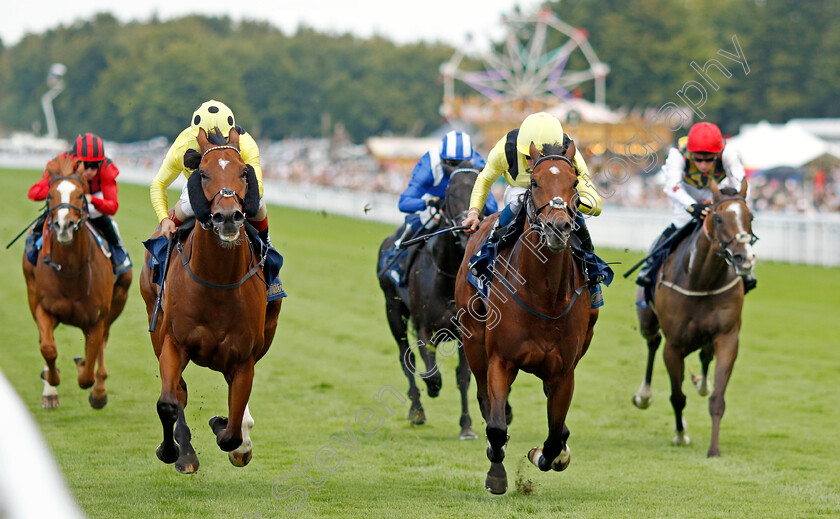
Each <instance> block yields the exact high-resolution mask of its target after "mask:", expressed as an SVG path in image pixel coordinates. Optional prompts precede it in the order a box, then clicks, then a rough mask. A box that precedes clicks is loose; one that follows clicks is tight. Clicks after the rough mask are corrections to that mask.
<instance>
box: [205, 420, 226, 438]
mask: <svg viewBox="0 0 840 519" xmlns="http://www.w3.org/2000/svg"><path fill="white" fill-rule="evenodd" d="M209 423H210V429H212V430H213V434H215V435H216V436H218V435H219V433H220V432H222V431H223V430H224V429H225V428H226V427H227V424H228V419H227V417H226V416H214V417H213V418H211V419H210V422H209Z"/></svg>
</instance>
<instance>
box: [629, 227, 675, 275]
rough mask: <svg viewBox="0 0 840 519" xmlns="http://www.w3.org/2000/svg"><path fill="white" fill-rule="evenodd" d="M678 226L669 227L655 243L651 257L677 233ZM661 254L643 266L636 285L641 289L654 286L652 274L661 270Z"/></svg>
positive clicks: (649, 259)
mask: <svg viewBox="0 0 840 519" xmlns="http://www.w3.org/2000/svg"><path fill="white" fill-rule="evenodd" d="M676 230H677V226H676V225H674V224H671V225H669V226H668V227H666V228H665V230H664V231H662V234H660V235H659V237H658V238H656V241H654V242H653V245H652V246H651V248H650V250H649V251H648V255H651V254H652V253H653V251H655V250H656V248H657V247H659V245H661V244H662V242H664V241H665V240H667V239H668V238H669V237H670V236H671V235H672V234H674V232H676ZM661 256H662V255H661V254H656V255H652V256H651V257H650V258H648V260H647V261H646V262H645V264H644V265H642V270H640V271H639V275H638V276H636V284H637V285H639V286H640V287H644V286H648V285H651V284H653V279H651V274H652V273H653V272H654V271H656V270H658V269H659V265H660V263H661V259H662V258H661Z"/></svg>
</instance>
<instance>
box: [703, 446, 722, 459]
mask: <svg viewBox="0 0 840 519" xmlns="http://www.w3.org/2000/svg"><path fill="white" fill-rule="evenodd" d="M706 457H707V458H720V449H718V448H717V447H709V452H707V453H706Z"/></svg>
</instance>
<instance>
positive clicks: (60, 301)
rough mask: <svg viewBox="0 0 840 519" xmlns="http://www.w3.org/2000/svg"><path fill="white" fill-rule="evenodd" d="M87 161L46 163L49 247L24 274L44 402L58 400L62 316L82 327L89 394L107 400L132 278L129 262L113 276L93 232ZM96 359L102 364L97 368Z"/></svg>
mask: <svg viewBox="0 0 840 519" xmlns="http://www.w3.org/2000/svg"><path fill="white" fill-rule="evenodd" d="M83 171H84V166H83V165H82V163H81V162H80V161H78V160H76V159H74V158H72V157H69V156H66V155H59V156H58V157H57V158H56V159H54V160H52V161H50V162H49V163H48V164H47V172H48V173H49V175H50V180H49V187H50V189H49V194H48V195H47V203H48V215H47V220H46V223H45V225H44V233H43V246H42V247H41V250H40V252H39V253H38V262H37V265H34V266H33V265H32V263H30V262H29V260H28V259H27V258H26V254H25V253H24V258H23V276H24V278H25V279H26V292H27V297H28V300H29V310H30V311H31V312H32V317H34V318H35V323H36V324H37V325H38V335H39V339H38V340H39V342H40V345H41V355H43V357H44V361H46V366H45V367H44V369H43V371H42V372H41V378H42V379H43V381H44V392H43V394H42V395H41V407H43V408H45V409H54V408H56V407H58V404H59V402H58V391H57V390H56V386H58V384H59V382H60V378H59V370H58V368H56V365H55V360H56V358H57V356H58V351H57V350H56V343H55V336H54V331H55V328H56V327H57V326H58V325H59V323H63V324H69V325H71V326H75V327H77V328H80V329H81V330H82V333H84V336H85V354H84V357H76V358H75V359H74V360H75V361H76V369H77V371H78V382H79V387H81V388H82V389H87V388H89V387H91V386H93V389H92V390H91V392H90V396H89V397H88V401H89V402H90V405H91V407H93V408H94V409H102V408H103V407H105V404H107V403H108V393H107V390H106V389H105V379H106V378H107V377H108V370H107V368H106V367H105V344H106V343H107V341H108V337H109V334H110V330H111V324H113V322H114V321H115V320H116V318H117V317H119V315H120V314H121V313H122V311H123V308H125V302H126V299H127V298H128V287H129V286H130V285H131V279H132V273H131V269H129V270H127V271H125V272H123V273H122V274H121V275H120V276H118V277H117V279H116V281H115V280H114V272H113V269H112V268H111V261H110V260H109V259H108V258H107V257H106V256H105V253H104V252H103V251H102V249H101V247H100V246H99V245H98V243H97V241H96V239H95V238H94V235H93V231H92V230H91V228H90V226H89V224H87V220H88V219H89V217H90V213H89V212H88V199H87V196H88V195H89V194H90V186H89V185H88V182H87V180H84V179H83V178H82V172H83ZM94 366H96V370H95V371H94Z"/></svg>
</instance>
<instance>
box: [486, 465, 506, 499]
mask: <svg viewBox="0 0 840 519" xmlns="http://www.w3.org/2000/svg"><path fill="white" fill-rule="evenodd" d="M484 488H486V489H487V490H489V491H490V493H491V494H496V495H501V494H504V493H505V492H507V472H505V466H504V465H502V464H501V463H491V464H490V470H489V471H488V472H487V479H485V480H484Z"/></svg>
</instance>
